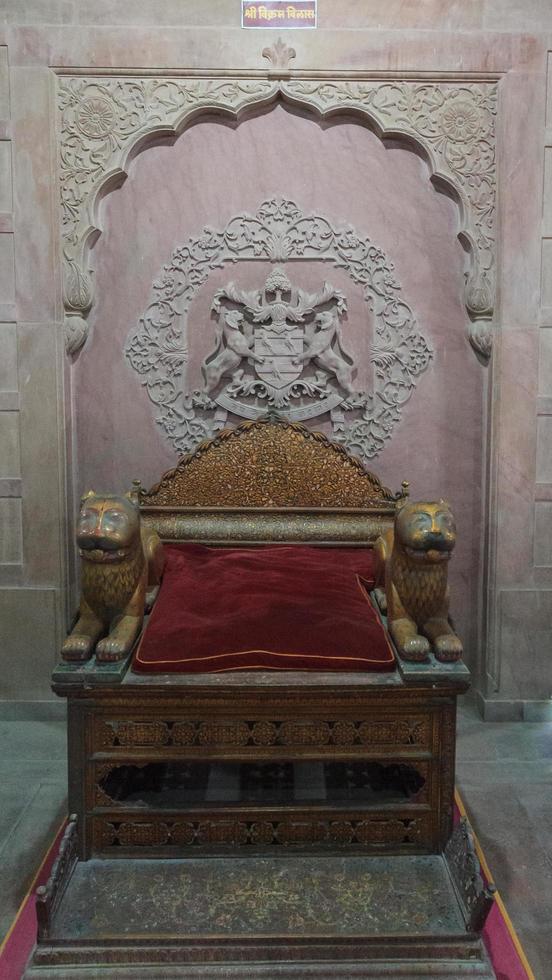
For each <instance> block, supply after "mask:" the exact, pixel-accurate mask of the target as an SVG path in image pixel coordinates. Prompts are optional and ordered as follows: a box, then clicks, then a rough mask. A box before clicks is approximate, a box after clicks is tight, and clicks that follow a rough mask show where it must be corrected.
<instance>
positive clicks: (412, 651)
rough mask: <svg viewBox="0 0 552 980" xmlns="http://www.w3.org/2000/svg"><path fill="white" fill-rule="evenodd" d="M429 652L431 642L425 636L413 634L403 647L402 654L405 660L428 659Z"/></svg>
mask: <svg viewBox="0 0 552 980" xmlns="http://www.w3.org/2000/svg"><path fill="white" fill-rule="evenodd" d="M428 654H429V642H428V641H427V640H426V638H425V636H411V637H410V639H409V640H405V641H404V643H403V645H402V647H401V656H402V657H403V659H404V660H413V661H423V660H427V656H428Z"/></svg>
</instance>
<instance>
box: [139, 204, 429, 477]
mask: <svg viewBox="0 0 552 980" xmlns="http://www.w3.org/2000/svg"><path fill="white" fill-rule="evenodd" d="M251 259H255V260H263V259H264V260H266V261H267V262H272V263H274V262H279V263H285V262H287V261H288V260H292V259H310V260H312V261H323V262H325V263H326V265H327V263H328V262H331V263H332V264H333V265H334V266H336V267H339V268H341V269H345V270H346V271H347V273H348V274H349V276H350V278H351V280H352V281H353V282H354V283H357V284H359V285H360V286H361V287H362V291H363V295H364V299H365V301H366V303H367V305H368V308H369V311H370V313H371V316H372V320H373V331H374V333H373V342H372V346H371V361H372V364H373V365H374V383H373V390H371V391H358V390H356V389H355V387H354V374H355V370H354V368H355V358H354V352H351V351H350V350H349V346H350V342H349V340H348V339H347V338H345V337H343V329H342V325H341V323H340V316H341V315H342V314H343V313H344V311H345V309H346V297H345V296H344V295H343V293H341V292H340V291H339V290H336V289H334V288H333V286H331V284H330V283H328V282H325V283H324V284H323V286H322V287H321V289H320V290H319V291H318V292H317V293H307V292H305V291H304V290H303V289H300V288H296V287H295V286H293V285H292V283H291V282H290V280H289V278H288V276H287V273H286V272H285V271H284V270H283V268H280V267H276V268H273V269H272V271H271V272H270V274H269V275H268V277H267V278H266V281H265V282H264V286H263V288H262V289H258V290H254V291H249V292H245V291H243V290H241V289H240V288H239V286H237V285H236V283H234V282H230V283H228V284H227V285H226V286H225V287H223V288H222V289H219V290H218V292H217V293H216V294H215V296H214V299H213V304H212V309H213V311H214V313H216V314H217V315H218V317H219V319H218V324H217V325H216V328H215V331H214V338H213V341H214V349H213V350H212V351H211V353H210V354H209V355H208V357H207V358H206V359H205V361H204V363H203V377H202V378H199V377H198V378H189V377H187V370H186V365H187V361H188V336H187V314H188V310H189V307H190V303H191V301H192V299H193V297H194V296H195V295H196V293H197V291H198V290H199V287H200V286H201V285H202V284H203V283H204V282H205V281H206V280H207V279H208V277H209V274H210V273H211V271H212V270H213V269H214V268H218V267H220V266H221V265H222V264H223V263H225V262H234V263H235V262H239V261H244V260H251ZM263 278H264V277H263ZM125 352H126V356H127V358H128V360H129V361H130V363H131V365H132V367H133V368H134V370H135V371H136V372H137V373H138V374H139V375H140V377H141V380H142V383H143V384H144V385H145V386H146V388H147V391H148V394H149V397H150V399H151V400H152V402H153V403H154V405H155V406H156V410H157V414H156V420H157V422H158V423H159V424H160V425H161V427H162V428H163V429H164V431H165V433H166V434H167V436H168V438H169V439H170V441H171V443H172V444H173V446H174V448H175V449H176V450H177V452H179V453H187V452H191V451H192V450H193V449H194V447H195V446H196V445H197V444H198V443H199V442H201V441H203V440H204V439H208V438H212V437H213V435H214V434H215V433H216V432H217V431H218V430H219V429H221V428H222V427H223V426H224V425H225V423H226V419H227V413H228V411H230V412H232V413H233V414H234V415H237V416H239V417H242V418H249V419H255V418H258V417H259V416H260V415H264V414H265V413H266V411H267V409H268V410H270V409H273V410H275V411H277V413H278V414H279V415H280V416H281V417H283V418H286V419H290V420H300V419H307V418H314V417H317V416H321V415H324V414H328V413H329V417H330V420H331V423H332V428H333V438H334V439H335V440H336V441H338V442H341V443H342V444H343V445H344V446H345V447H346V449H347V450H348V451H350V452H353V453H355V454H356V455H358V456H361V457H364V458H371V457H373V456H375V455H376V454H377V453H378V451H379V450H380V449H381V448H382V446H383V444H384V442H385V440H386V439H388V438H389V436H390V435H391V432H392V429H393V426H394V425H395V424H396V422H398V420H399V419H400V417H401V408H402V406H403V405H404V403H405V402H406V401H407V400H408V399H409V398H410V395H411V394H412V391H413V390H414V388H415V385H416V379H417V377H418V375H419V374H420V373H421V372H422V371H424V370H425V368H426V367H427V365H428V364H429V360H430V358H431V350H430V348H429V345H428V343H427V341H426V340H425V338H424V337H423V336H422V334H421V333H420V332H419V330H418V328H417V326H416V323H415V320H414V316H413V313H412V310H411V309H410V307H409V306H408V304H407V303H406V302H405V301H404V299H403V298H402V296H401V290H400V286H399V284H398V282H397V281H396V279H395V277H394V275H393V267H392V265H391V263H389V262H388V260H387V258H386V256H385V255H384V253H383V252H382V251H381V249H379V248H377V247H376V246H375V245H374V244H373V243H372V242H371V241H370V239H369V238H368V237H366V236H360V235H359V234H357V232H356V231H355V230H354V229H353V228H352V227H350V226H343V227H341V226H339V227H338V226H334V225H332V224H331V222H330V221H329V220H328V219H327V218H325V217H324V216H322V215H319V214H310V215H307V214H304V213H303V212H302V211H301V209H300V208H299V207H298V206H297V205H296V204H295V203H294V202H293V201H289V200H285V199H283V198H271V199H270V200H267V201H263V203H262V204H261V205H260V207H259V208H258V210H257V211H256V213H255V214H253V215H251V214H240V215H236V216H235V217H233V218H231V220H230V221H229V222H228V224H227V225H226V227H225V228H223V229H222V230H216V229H214V228H205V229H204V231H203V233H202V234H201V235H200V236H199V237H197V238H194V239H190V240H189V241H188V242H187V243H186V244H185V245H183V246H179V247H178V248H176V249H175V251H174V252H173V254H172V256H171V258H170V261H169V262H168V263H167V264H166V265H165V266H164V267H163V271H162V274H161V277H160V278H159V279H158V280H157V281H156V282H155V283H154V284H153V296H152V300H151V302H150V304H149V306H148V308H147V310H146V311H145V313H144V316H143V317H142V319H141V320H140V323H139V325H138V327H137V329H136V330H135V331H134V332H133V334H132V335H131V336H130V337H129V339H128V341H127V344H126V351H125Z"/></svg>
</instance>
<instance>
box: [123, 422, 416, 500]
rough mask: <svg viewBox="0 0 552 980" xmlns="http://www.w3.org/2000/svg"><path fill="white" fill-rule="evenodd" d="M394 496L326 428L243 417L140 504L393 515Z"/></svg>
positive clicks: (143, 494) (186, 459)
mask: <svg viewBox="0 0 552 980" xmlns="http://www.w3.org/2000/svg"><path fill="white" fill-rule="evenodd" d="M406 492H407V485H404V484H403V489H402V492H400V493H398V494H393V493H392V492H391V491H390V490H388V489H387V487H384V486H383V485H382V484H381V483H380V481H379V480H378V478H377V477H376V476H374V474H373V473H370V472H369V471H368V470H366V469H365V468H364V467H363V465H362V463H361V462H360V461H359V460H358V459H356V458H354V457H353V456H350V455H349V454H348V453H347V452H346V451H345V450H344V449H343V448H342V447H341V446H338V445H336V444H335V443H332V442H330V440H329V439H327V438H326V436H324V435H323V434H322V433H321V432H312V431H311V430H310V429H307V428H306V427H305V426H303V425H301V424H299V423H292V422H284V421H280V420H274V419H271V418H265V419H258V420H257V421H255V422H243V423H242V424H241V425H238V426H236V427H235V428H232V429H225V430H224V431H223V432H221V433H220V434H219V435H218V436H216V437H215V438H214V439H212V440H209V441H207V442H204V443H202V444H201V445H200V446H198V448H197V449H196V450H195V452H194V453H193V454H190V455H187V456H183V457H182V459H181V460H180V462H179V463H178V465H177V466H176V467H175V468H174V469H172V470H169V471H168V473H165V475H164V476H163V477H162V478H161V480H160V482H159V483H157V484H156V485H155V486H154V487H152V489H151V490H149V491H145V490H140V502H141V506H142V508H143V509H144V510H145V511H146V512H148V511H149V510H150V508H152V507H166V508H177V507H204V508H208V507H229V508H231V507H276V508H277V507H301V508H309V507H321V508H339V507H343V508H363V509H364V508H366V509H370V508H377V509H378V510H379V511H383V512H388V513H392V512H393V511H394V508H395V502H396V501H397V500H398V499H402V497H403V496H404V495H405V494H406Z"/></svg>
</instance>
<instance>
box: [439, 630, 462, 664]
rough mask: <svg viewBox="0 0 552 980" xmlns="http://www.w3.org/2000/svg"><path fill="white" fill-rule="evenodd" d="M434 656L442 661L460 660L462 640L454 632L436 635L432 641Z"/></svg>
mask: <svg viewBox="0 0 552 980" xmlns="http://www.w3.org/2000/svg"><path fill="white" fill-rule="evenodd" d="M434 647H435V656H436V657H437V660H441V661H442V662H443V663H451V662H452V663H454V661H455V660H460V657H461V656H462V653H463V647H462V641H461V640H460V638H459V637H458V636H455V635H454V633H445V634H443V636H438V637H437V638H436V640H435V643H434Z"/></svg>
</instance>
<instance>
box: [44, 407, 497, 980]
mask: <svg viewBox="0 0 552 980" xmlns="http://www.w3.org/2000/svg"><path fill="white" fill-rule="evenodd" d="M134 493H135V495H136V496H137V499H138V500H139V508H140V517H141V522H142V525H143V526H144V527H147V528H150V529H153V530H154V531H156V532H157V533H158V534H159V536H160V538H161V539H162V541H163V542H164V547H165V550H166V551H167V553H170V549H171V548H175V547H176V548H178V547H180V546H181V545H182V544H184V545H185V547H186V548H188V551H187V552H186V553H185V554H186V561H188V559H189V554H190V553H191V552H190V548H191V551H192V552H193V551H194V548H195V547H196V546H197V547H198V548H200V549H201V554H202V555H203V557H204V551H205V548H207V549H211V551H210V552H209V554H211V552H213V553H214V551H215V549H216V553H217V554H219V553H221V554H222V559H223V560H224V561H227V560H228V556H229V555H230V554H231V552H230V551H229V550H228V549H234V550H235V549H237V550H238V551H239V552H240V553H246V558H247V557H248V555H258V556H261V557H262V555H263V553H264V554H265V555H266V554H269V552H268V551H267V549H273V548H275V547H276V546H277V547H278V548H279V549H281V550H280V553H279V558H280V559H282V560H283V557H285V555H286V554H287V552H288V551H289V549H290V548H291V549H293V548H299V549H303V552H304V550H305V546H307V547H306V550H307V552H308V553H309V556H310V552H311V551H315V550H316V549H319V554H320V555H322V554H323V553H324V554H325V556H326V559H327V561H328V562H330V565H328V566H327V568H325V569H323V571H322V576H321V577H320V578H319V579H318V582H319V583H322V585H324V578H325V577H326V579H327V578H328V576H330V577H331V576H332V571H331V568H332V566H331V560H332V554H333V556H334V564H333V568H334V569H335V575H336V581H341V580H340V579H339V576H338V571H339V569H340V568H341V569H345V568H349V564H350V562H351V561H352V558H351V556H354V562H353V564H352V565H350V567H351V568H353V566H354V568H355V569H357V568H358V569H360V573H358V574H359V575H360V577H361V578H362V576H363V575H364V576H365V580H364V582H361V583H360V584H361V585H368V584H371V585H372V586H373V584H374V582H373V581H372V582H371V583H369V582H368V579H369V572H367V571H366V568H367V566H366V564H365V563H366V561H367V560H368V559H369V558H370V555H369V553H368V552H369V550H370V549H373V546H374V544H375V542H376V541H377V540H378V539H381V536H382V534H384V533H385V532H386V531H388V530H389V528H391V527H392V526H393V523H394V520H395V517H396V513H397V510H398V508H399V507H400V506H401V505H402V504H403V503H404V499H405V497H406V495H407V485H406V484H403V486H402V489H401V491H400V492H399V493H397V494H393V493H392V492H391V491H389V490H387V489H386V488H385V487H384V486H382V484H381V483H380V481H379V480H378V479H377V478H376V477H375V476H374V475H373V474H371V473H369V472H368V471H367V470H365V469H364V467H363V466H362V465H361V464H360V463H359V462H358V461H357V460H355V459H354V458H352V457H350V456H349V455H347V453H346V452H345V451H344V450H343V449H342V448H340V447H339V446H338V445H335V444H333V443H331V442H330V441H329V440H328V439H326V438H325V437H324V436H323V435H321V434H319V433H314V432H311V431H309V430H308V429H306V428H304V427H303V426H301V425H297V424H291V423H287V422H282V421H278V420H276V419H271V418H266V419H263V420H259V421H256V422H246V423H244V424H242V425H240V426H238V427H237V428H235V429H231V430H227V431H224V432H222V433H221V434H220V435H219V436H218V437H216V438H215V439H214V440H212V441H211V442H209V443H205V444H203V445H201V446H200V447H199V448H198V449H197V450H196V451H195V452H194V453H193V454H192V455H190V456H187V457H184V458H183V459H182V460H181V461H180V463H179V464H178V466H177V467H176V468H175V469H174V470H172V471H170V472H169V473H167V474H165V475H164V476H163V477H162V479H161V480H160V482H159V483H158V484H157V485H156V486H155V487H153V489H151V490H150V491H148V492H146V491H144V490H143V489H142V488H141V487H140V486H139V485H136V486H135V490H134ZM224 549H226V550H224ZM299 553H300V552H299V551H297V554H299ZM336 556H337V560H336ZM292 557H293V555H292ZM177 558H178V555H177ZM175 561H176V559H175ZM348 563H349V564H348ZM309 567H310V566H309ZM328 569H329V570H328ZM166 574H168V573H166ZM355 574H357V573H356V572H355ZM357 578H358V575H357ZM198 581H199V579H198ZM202 581H203V580H202ZM297 581H298V583H299V585H300V584H301V583H300V582H299V578H298V580H297ZM359 581H360V580H359ZM299 585H298V596H299V599H298V602H302V601H303V599H301V598H300V597H301V596H302V595H303V593H302V592H301V590H300V588H299ZM322 585H320V588H321V589H322ZM166 587H167V586H166V581H165V580H164V581H163V584H162V586H161V592H160V595H159V597H158V599H157V601H156V603H155V605H154V607H153V612H152V613H151V617H150V621H149V622H148V621H147V620H146V625H145V629H144V631H143V634H142V638H141V639H139V640H138V643H137V644H136V646H135V649H134V652H133V658H132V662H131V663H129V660H128V658H127V659H125V660H124V661H114V662H105V661H104V662H102V661H99V660H98V658H91V659H89V660H87V661H85V662H81V663H71V662H64V663H62V664H60V665H59V666H58V667H57V668H56V670H55V672H54V678H53V687H54V690H55V692H56V693H57V694H58V695H60V696H62V697H65V698H66V699H67V704H68V737H69V808H70V812H71V814H72V816H71V818H70V822H69V825H68V829H67V831H66V834H65V837H64V841H63V843H62V847H61V852H60V857H59V859H58V861H57V863H56V866H55V868H54V871H53V873H52V877H51V879H50V881H49V882H48V884H47V886H45V887H44V888H43V889H41V890H40V894H39V896H38V903H37V912H38V922H39V942H38V946H37V949H36V952H35V955H34V959H33V962H32V964H31V966H30V967H29V971H28V976H29V977H54V976H56V977H57V976H62V975H63V976H65V975H68V976H69V975H70V976H71V977H80V976H83V977H84V976H88V975H89V971H90V970H91V969H92V968H93V967H94V966H95V967H97V968H99V967H101V975H102V976H105V977H122V976H128V977H130V976H132V977H137V976H148V977H160V976H171V977H173V976H194V977H207V976H208V977H219V976H220V977H222V976H224V977H226V976H235V977H238V976H239V977H246V976H247V977H248V978H257V977H259V978H260V977H270V976H276V975H277V976H286V977H287V976H294V977H304V976H307V975H308V976H316V977H329V976H332V977H343V978H344V977H352V976H355V977H381V976H383V975H385V976H388V977H393V976H396V977H398V976H407V975H408V976H410V975H411V974H410V973H408V971H407V970H406V967H405V962H406V963H408V964H410V965H411V968H412V976H414V975H416V976H428V975H431V976H435V977H445V976H447V977H451V976H454V977H461V976H472V975H473V976H475V975H477V976H479V977H488V978H490V977H492V976H493V972H492V968H491V967H490V965H489V963H488V960H487V958H486V954H485V952H484V949H483V946H482V943H481V939H480V930H481V928H482V925H483V922H484V919H485V916H486V913H487V911H488V908H489V904H490V902H491V900H492V897H491V893H490V890H489V889H486V888H485V887H484V885H483V883H482V881H481V879H480V877H479V875H478V867H477V860H476V858H475V855H474V853H473V847H472V845H471V838H470V834H469V829H468V828H467V827H466V826H465V825H460V826H459V827H457V829H456V830H454V831H453V790H454V756H455V717H456V699H457V696H458V695H459V694H461V693H463V692H464V691H466V689H467V687H468V684H469V673H468V671H467V668H466V667H465V666H464V664H463V663H462V661H456V662H453V663H443V662H439V661H437V660H436V659H435V657H433V656H429V657H427V658H426V659H425V660H424V661H423V662H412V661H407V660H405V659H403V658H402V657H400V656H399V654H398V653H397V651H396V649H394V646H393V643H392V640H391V638H390V635H389V633H388V631H387V629H386V620H385V616H384V615H383V614H382V613H381V612H379V611H378V609H377V608H376V606H375V605H373V604H371V599H370V597H369V594H368V591H365V594H364V598H363V601H364V602H365V604H366V605H365V608H366V610H367V613H366V615H368V613H369V615H370V617H371V622H372V623H375V624H376V625H375V626H374V630H375V629H376V627H377V630H378V631H379V633H380V634H381V637H383V641H384V647H385V651H386V653H385V656H384V658H383V659H382V661H381V663H379V664H378V663H376V665H375V666H376V669H366V668H364V669H362V666H361V665H359V663H358V657H352V658H351V659H350V660H349V659H348V653H347V650H346V649H344V648H343V646H342V647H341V648H340V649H341V654H342V659H341V662H340V663H331V657H332V654H331V650H330V653H329V654H328V659H327V666H328V667H331V669H325V666H326V663H325V661H324V660H323V659H322V661H321V662H319V660H316V659H315V660H314V662H313V664H311V663H310V662H309V661H308V659H307V660H306V661H305V660H303V661H301V663H299V664H297V663H296V662H295V661H292V666H293V667H295V669H289V666H288V665H287V663H286V662H282V661H274V660H272V661H268V662H267V661H262V662H261V663H259V661H258V660H256V661H255V660H253V661H252V660H251V657H249V659H247V657H245V659H243V658H242V659H240V660H239V661H238V662H237V661H231V660H230V661H228V660H223V662H222V665H221V662H220V661H218V660H217V661H216V664H217V666H216V667H215V668H214V669H212V668H209V667H207V668H205V662H207V659H208V654H205V657H204V661H203V663H204V665H203V666H201V664H199V666H198V664H195V666H192V667H188V669H186V667H184V668H182V665H181V664H180V665H179V666H175V665H176V662H177V661H179V659H180V660H181V659H182V658H179V655H178V651H179V650H182V649H188V647H189V645H190V642H191V637H192V633H193V629H195V627H194V628H193V629H192V627H191V626H189V624H188V626H187V627H185V628H183V635H181V636H180V637H177V638H176V639H177V640H178V643H180V646H179V645H178V643H177V645H176V647H175V649H176V650H177V655H176V656H173V654H172V653H171V657H168V655H167V656H165V655H163V647H162V643H163V642H164V641H162V642H161V654H159V649H160V647H159V644H158V646H157V652H156V653H155V656H153V659H148V658H149V655H150V654H149V652H148V651H150V652H151V644H150V647H148V646H147V643H146V640H147V637H148V635H149V632H150V627H153V626H154V625H155V623H154V621H155V619H156V617H157V620H162V618H163V617H162V616H161V615H160V613H159V610H161V609H163V608H164V607H163V605H162V603H163V602H165V599H164V590H165V589H166ZM302 587H304V588H306V589H307V591H308V590H309V589H311V590H312V588H313V585H312V580H309V581H307V582H306V583H305V582H303V583H302ZM187 588H188V591H186V589H184V591H183V592H182V593H181V599H180V600H178V601H179V602H180V601H181V602H182V605H183V606H186V596H187V595H190V593H191V590H193V578H192V586H191V589H190V587H189V586H188V587H187ZM334 591H335V590H334ZM197 592H198V595H199V599H198V596H196V597H194V601H195V600H197V601H199V600H200V599H201V590H200V588H199V587H198V588H197ZM323 594H324V595H325V593H323ZM216 598H217V597H216V596H215V599H216ZM219 598H220V596H219ZM292 598H294V599H295V598H296V597H295V596H294V597H292ZM173 601H174V600H173ZM190 602H191V600H190ZM355 608H356V607H355ZM244 616H245V612H244ZM239 619H240V617H238V620H239ZM245 619H246V620H247V617H246V616H245ZM161 625H162V623H161ZM214 625H215V626H216V623H215V624H214ZM240 625H243V623H242V624H240V623H238V626H240ZM277 625H278V624H277ZM255 626H256V627H258V626H259V624H258V622H256V624H255ZM261 627H262V623H261ZM236 628H237V627H236ZM328 632H331V630H330V631H328ZM170 639H171V643H172V644H173V646H174V642H176V641H175V637H174V633H173V635H171V638H170ZM329 639H332V638H331V637H330V638H329ZM241 641H242V636H241V635H240V636H238V637H237V638H236V639H235V644H238V647H239V644H240V643H241ZM167 642H168V641H167ZM340 642H343V641H340ZM351 642H352V639H351ZM362 642H364V641H362ZM252 646H253V648H254V653H255V655H257V654H258V653H259V649H260V644H259V643H258V642H257V641H255V642H254V643H253V644H252ZM171 649H172V647H171ZM222 652H224V653H225V654H227V653H229V652H230V653H232V654H235V653H236V652H240V653H243V652H244V651H243V650H242V649H241V647H239V649H232V650H225V651H222ZM245 652H246V653H248V654H250V653H251V650H249V651H245ZM269 652H271V651H270V650H269ZM272 652H276V653H278V650H276V651H272ZM366 653H367V656H366V660H367V661H369V660H370V656H369V655H368V654H369V651H368V650H367V651H366ZM155 657H157V660H155ZM171 658H172V659H171ZM199 659H200V660H201V658H199ZM169 661H170V662H169ZM298 666H299V668H301V667H302V668H303V669H297V667H298ZM305 666H307V667H308V668H309V667H310V669H305ZM236 667H238V668H239V669H235V668H236ZM372 667H373V665H372ZM276 961H278V967H277V972H271V970H272V971H276ZM280 961H282V962H280ZM405 970H406V972H405ZM424 970H426V972H425V973H424ZM63 971H68V972H67V974H66V973H65V972H63ZM87 971H88V972H87ZM401 971H402V972H401Z"/></svg>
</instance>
